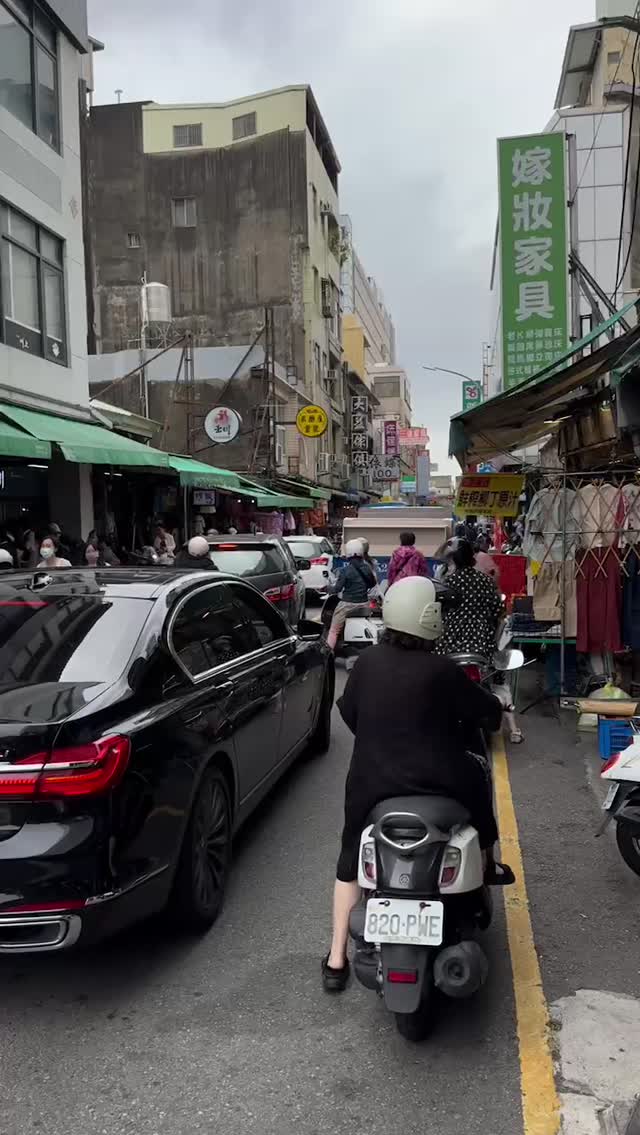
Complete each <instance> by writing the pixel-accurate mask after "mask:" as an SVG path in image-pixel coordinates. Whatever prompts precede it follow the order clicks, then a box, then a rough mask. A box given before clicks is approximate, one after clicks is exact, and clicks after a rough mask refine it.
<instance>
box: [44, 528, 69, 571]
mask: <svg viewBox="0 0 640 1135" xmlns="http://www.w3.org/2000/svg"><path fill="white" fill-rule="evenodd" d="M70 567H71V561H70V560H66V559H65V558H64V557H63V556H59V555H58V554H57V552H56V547H55V544H54V542H53V540H52V539H51V537H50V536H47V537H46V539H44V540H43V541H42V543H41V545H40V563H39V564H38V568H70Z"/></svg>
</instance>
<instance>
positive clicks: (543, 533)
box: [522, 482, 579, 563]
mask: <svg viewBox="0 0 640 1135" xmlns="http://www.w3.org/2000/svg"><path fill="white" fill-rule="evenodd" d="M575 497H576V494H575V493H574V492H573V490H572V489H565V487H564V486H563V484H562V482H558V484H555V485H550V486H549V487H547V488H545V489H540V491H539V492H537V493H536V495H535V496H534V498H533V500H532V501H531V505H530V507H529V511H528V513H527V519H526V522H525V529H524V539H523V541H522V552H523V554H524V555H525V556H526V557H527V559H529V560H537V561H538V562H539V563H544V561H545V560H555V561H560V560H562V559H564V558H565V556H568V555H571V553H572V550H573V548H574V546H575V543H576V539H577V535H578V529H579V524H578V520H577V517H576V512H575Z"/></svg>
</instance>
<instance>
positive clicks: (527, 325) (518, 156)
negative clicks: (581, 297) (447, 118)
mask: <svg viewBox="0 0 640 1135" xmlns="http://www.w3.org/2000/svg"><path fill="white" fill-rule="evenodd" d="M565 149H566V144H565V136H564V134H562V133H559V134H528V135H525V136H524V137H520V138H500V139H499V140H498V180H499V190H500V212H499V228H500V271H501V299H502V304H501V307H502V376H503V388H504V389H505V390H510V389H511V388H512V387H514V386H517V385H518V384H519V383H520V382H523V381H524V379H526V378H529V376H530V375H532V374H534V373H535V372H536V371H537V370H540V369H541V367H544V366H548V365H549V364H550V363H552V362H553V361H554V359H555V358H557V356H558V355H560V354H562V353H563V351H566V349H567V347H568V342H569V322H568V321H569V308H570V305H569V297H568V250H567V227H568V226H567V188H566V171H565V163H566V158H565Z"/></svg>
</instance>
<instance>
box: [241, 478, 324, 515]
mask: <svg viewBox="0 0 640 1135" xmlns="http://www.w3.org/2000/svg"><path fill="white" fill-rule="evenodd" d="M233 492H237V493H239V495H240V496H243V497H253V499H254V500H255V502H256V504H257V506H258V508H265V509H266V508H304V509H312V508H315V507H316V502H315V501H314V500H313V498H312V497H299V496H293V495H292V494H287V493H276V492H274V490H273V489H269V488H268V487H267V486H266V485H261V484H260V483H259V482H258V481H252V480H251V479H250V478H249V477H240V488H239V489H234V490H233Z"/></svg>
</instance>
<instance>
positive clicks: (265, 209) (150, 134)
mask: <svg viewBox="0 0 640 1135" xmlns="http://www.w3.org/2000/svg"><path fill="white" fill-rule="evenodd" d="M339 172H340V165H339V162H338V159H337V156H336V154H335V150H334V147H333V144H332V142H331V138H330V136H329V133H328V131H327V128H326V126H325V124H324V122H323V119H322V116H321V114H320V111H319V109H318V106H317V104H316V101H315V98H314V96H313V92H312V91H311V88H310V87H308V86H290V87H284V88H281V89H279V90H275V91H267V92H264V93H262V94H258V95H253V96H250V97H247V98H242V99H237V100H234V101H232V102H227V103H210V104H206V105H180V106H178V105H176V106H162V105H158V104H156V103H153V102H148V103H134V104H118V105H108V106H97V107H94V108H93V109H92V111H91V118H90V129H89V139H88V149H87V174H88V183H89V186H90V197H89V203H90V216H89V224H88V229H87V241H88V245H89V247H90V264H89V278H90V289H89V291H90V296H89V322H90V343H91V349H92V351H93V352H95V353H96V354H101V353H104V352H113V351H120V350H125V349H128V348H131V347H135V346H139V345H141V342H142V331H143V326H142V324H143V310H142V305H141V302H140V281H141V280H142V279H145V278H146V280H148V281H158V282H160V283H162V284H164V285H166V286H167V287H168V289H169V295H170V314H169V315H168V316H167V320H166V325H165V326H163V327H162V328H161V329H158V328H157V327H156V328H154V327H150V326H147V327H146V328H145V346H153V343H154V341H155V340H154V335H158V334H160V331H161V335H162V337H163V341H168V340H169V339H171V338H177V337H179V336H180V334H181V333H183V332H184V331H185V330H189V331H190V332H192V333H193V336H194V342H195V345H196V347H218V346H235V345H251V344H252V343H253V342H254V341H255V342H260V337H261V328H262V327H263V324H264V313H265V308H270V309H272V311H273V322H274V339H275V352H274V355H275V361H276V363H277V364H278V366H279V367H280V368H282V372H284V373H286V375H287V382H288V384H289V386H290V387H291V388H292V393H291V396H290V397H289V399H288V401H287V402H286V403H284V404H283V405H282V406H280V407H279V408H278V413H279V417H280V418H281V419H282V420H284V422H285V423H287V424H286V425H285V426H284V429H285V435H284V444H283V446H282V447H281V450H280V452H281V453H282V465H281V469H280V471H281V472H286V473H288V474H292V475H296V476H302V477H305V478H306V479H309V480H312V481H316V480H318V481H319V483H320V484H321V485H323V486H324V487H328V488H331V487H335V488H338V487H339V486H340V485H341V484H342V483H343V482H345V481H346V480H347V474H348V469H347V467H346V464H345V460H346V453H345V446H344V428H343V416H344V408H345V407H344V393H343V372H342V366H341V363H342V338H341V310H340V249H341V231H340V224H339V219H338V218H339V206H338V175H339ZM195 383H196V386H197V383H198V375H197V374H196V375H195ZM309 402H315V403H319V404H320V405H322V406H323V408H324V409H325V410H326V412H327V414H328V416H329V420H330V428H329V430H328V431H327V434H326V435H325V437H324V438H323V439H321V442H319V441H318V440H316V439H313V440H307V441H305V440H304V439H302V438H301V437H300V435H299V434H298V432H297V431H296V429H295V427H294V426H293V425H291V424H289V423H291V422H292V421H293V419H295V414H296V411H297V409H298V408H300V407H301V406H303V405H305V404H308V403H309ZM131 408H132V409H135V410H137V409H139V407H138V406H137V405H136V406H135V407H131ZM149 410H150V413H151V416H152V417H153V416H154V407H153V406H150V408H149ZM264 412H265V407H264V406H262V405H255V406H254V407H253V417H254V418H255V419H256V420H257V418H258V416H262V417H263V416H264ZM268 412H269V413H275V409H274V408H273V407H269V408H268ZM252 424H255V422H245V427H246V428H248V429H250V428H251V426H252ZM206 446H207V439H206V436H205V435H204V434H203V433H202V432H201V431H199V430H198V429H196V430H195V432H194V437H193V445H192V452H196V451H197V452H198V453H199V455H200V456H201V458H203V459H205V460H207V458H208V457H210V456H211V455H210V454H208V453H207V449H206ZM321 454H322V457H321ZM326 454H328V457H327V456H325V455H326Z"/></svg>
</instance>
